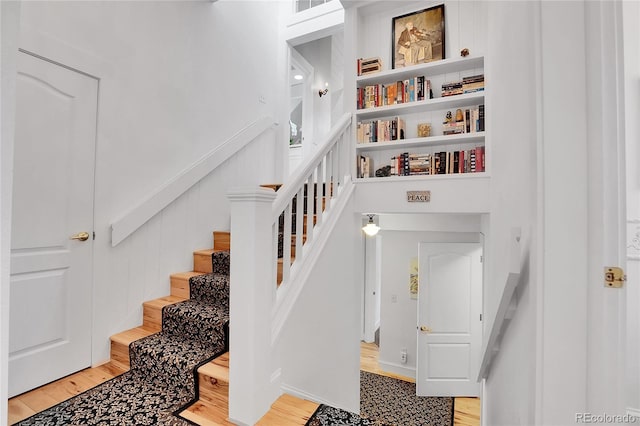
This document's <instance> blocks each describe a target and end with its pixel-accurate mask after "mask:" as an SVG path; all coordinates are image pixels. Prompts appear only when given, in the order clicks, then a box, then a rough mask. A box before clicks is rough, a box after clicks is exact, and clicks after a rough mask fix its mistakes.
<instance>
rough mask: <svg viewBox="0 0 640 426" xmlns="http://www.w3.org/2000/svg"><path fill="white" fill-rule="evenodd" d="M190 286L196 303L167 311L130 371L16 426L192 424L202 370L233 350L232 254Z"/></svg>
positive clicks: (135, 347) (133, 355)
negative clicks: (188, 411)
mask: <svg viewBox="0 0 640 426" xmlns="http://www.w3.org/2000/svg"><path fill="white" fill-rule="evenodd" d="M212 263H213V274H207V275H201V276H198V277H194V278H191V280H190V281H189V286H190V291H191V298H190V299H189V300H186V301H184V302H181V303H177V304H175V305H168V306H165V307H164V309H163V310H162V331H160V332H159V333H156V334H153V335H151V336H149V337H145V338H143V339H140V340H137V341H135V342H133V343H131V345H129V357H130V359H131V370H129V371H128V372H126V373H124V374H122V375H120V376H118V377H115V378H114V379H111V380H109V381H107V382H105V383H103V384H101V385H98V386H97V387H95V388H92V389H90V390H88V391H86V392H84V393H82V394H80V395H77V396H75V397H73V398H71V399H68V400H67V401H64V402H62V403H60V404H58V405H56V406H54V407H52V408H49V409H47V410H45V411H43V412H41V413H38V414H36V415H34V416H32V417H29V418H28V419H26V420H23V421H21V422H19V423H16V424H17V425H21V426H22V425H24V426H26V425H39V426H44V425H47V426H58V425H60V426H61V425H136V426H137V425H190V424H192V423H191V422H189V421H187V420H185V419H182V418H180V417H177V415H176V413H177V412H179V411H181V410H182V408H184V407H185V406H187V405H189V404H191V403H193V402H194V401H195V400H197V398H198V383H197V380H198V379H197V377H198V374H197V372H196V370H197V368H198V367H200V366H201V365H202V364H205V363H207V362H209V361H210V360H212V359H213V358H215V357H217V356H219V355H221V354H222V353H224V352H225V351H226V350H227V348H228V326H229V252H215V253H214V254H213V256H212Z"/></svg>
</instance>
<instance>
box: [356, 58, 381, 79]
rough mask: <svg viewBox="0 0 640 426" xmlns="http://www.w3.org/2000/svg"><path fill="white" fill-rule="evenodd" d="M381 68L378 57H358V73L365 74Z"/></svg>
mask: <svg viewBox="0 0 640 426" xmlns="http://www.w3.org/2000/svg"><path fill="white" fill-rule="evenodd" d="M381 70H382V60H381V59H380V58H367V59H362V58H360V59H358V75H367V74H371V73H374V72H378V71H381Z"/></svg>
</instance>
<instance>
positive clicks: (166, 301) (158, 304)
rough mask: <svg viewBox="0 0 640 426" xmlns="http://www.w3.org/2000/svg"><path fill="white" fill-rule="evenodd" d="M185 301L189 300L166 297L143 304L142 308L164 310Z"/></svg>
mask: <svg viewBox="0 0 640 426" xmlns="http://www.w3.org/2000/svg"><path fill="white" fill-rule="evenodd" d="M185 300H187V299H185V298H184V297H178V296H165V297H160V298H158V299H153V300H148V301H146V302H142V306H145V307H153V308H160V309H162V308H164V307H165V306H167V305H173V304H174V303H178V302H183V301H185Z"/></svg>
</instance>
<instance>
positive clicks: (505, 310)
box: [478, 228, 527, 382]
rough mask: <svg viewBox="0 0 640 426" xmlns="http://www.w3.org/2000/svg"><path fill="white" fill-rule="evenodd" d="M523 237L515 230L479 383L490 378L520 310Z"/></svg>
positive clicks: (486, 345)
mask: <svg viewBox="0 0 640 426" xmlns="http://www.w3.org/2000/svg"><path fill="white" fill-rule="evenodd" d="M521 239H522V236H521V232H520V228H514V229H513V230H512V236H511V249H510V253H511V265H510V267H509V272H508V274H507V281H506V283H505V286H504V289H503V290H502V297H501V299H500V304H499V305H498V310H497V311H496V316H495V319H494V320H493V325H492V327H491V331H490V332H489V335H488V337H487V339H486V340H485V342H484V345H483V348H482V363H481V364H480V370H479V372H478V382H480V381H482V379H485V378H487V377H488V376H489V371H490V370H491V364H492V363H493V359H494V358H495V356H496V354H497V353H498V351H499V350H500V343H501V341H502V337H503V336H504V334H505V332H506V330H507V327H508V326H509V322H510V321H511V318H513V316H514V315H515V312H516V309H517V308H518V302H517V300H516V299H517V297H516V296H517V294H518V291H517V290H518V287H520V286H521V285H522V283H523V282H524V281H525V280H523V277H522V269H523V264H526V260H524V261H523V259H525V257H526V255H527V253H526V251H525V253H523V250H522V245H523V243H522V242H521Z"/></svg>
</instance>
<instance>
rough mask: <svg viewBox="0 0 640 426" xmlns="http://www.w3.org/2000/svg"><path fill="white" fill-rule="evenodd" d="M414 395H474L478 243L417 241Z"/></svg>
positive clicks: (477, 361)
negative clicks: (417, 282)
mask: <svg viewBox="0 0 640 426" xmlns="http://www.w3.org/2000/svg"><path fill="white" fill-rule="evenodd" d="M418 253H419V272H418V277H419V278H418V279H419V290H418V328H417V333H418V337H417V341H418V350H417V357H418V359H417V366H416V368H417V371H416V394H417V395H419V396H479V395H480V384H479V383H478V382H477V381H476V379H477V377H478V368H479V366H480V352H481V346H482V345H481V344H482V323H481V318H480V314H481V309H482V263H481V254H482V247H481V245H480V244H478V243H420V246H419V252H418Z"/></svg>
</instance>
